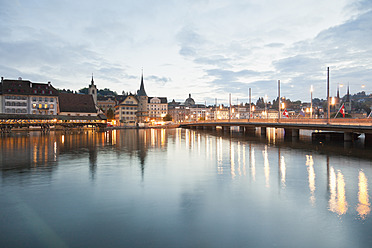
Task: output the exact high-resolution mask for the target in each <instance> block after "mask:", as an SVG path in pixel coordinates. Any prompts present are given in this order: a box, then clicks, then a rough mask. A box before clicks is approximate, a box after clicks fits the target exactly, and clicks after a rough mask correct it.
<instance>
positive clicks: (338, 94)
mask: <svg viewBox="0 0 372 248" xmlns="http://www.w3.org/2000/svg"><path fill="white" fill-rule="evenodd" d="M337 99H340V86H339V85H337Z"/></svg>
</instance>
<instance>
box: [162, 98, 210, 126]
mask: <svg viewBox="0 0 372 248" xmlns="http://www.w3.org/2000/svg"><path fill="white" fill-rule="evenodd" d="M168 112H169V114H170V115H171V116H172V118H173V120H174V121H175V122H185V121H197V120H208V119H212V118H213V117H212V116H214V113H213V110H211V108H207V107H206V105H205V104H196V103H195V100H194V99H193V98H192V97H191V94H189V97H188V98H186V100H185V102H184V103H181V102H176V101H175V100H174V99H173V101H172V102H170V103H168Z"/></svg>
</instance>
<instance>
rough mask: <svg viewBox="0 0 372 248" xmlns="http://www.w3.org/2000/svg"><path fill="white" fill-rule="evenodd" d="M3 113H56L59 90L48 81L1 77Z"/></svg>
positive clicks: (0, 106) (1, 109) (0, 108)
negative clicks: (38, 81) (40, 81)
mask: <svg viewBox="0 0 372 248" xmlns="http://www.w3.org/2000/svg"><path fill="white" fill-rule="evenodd" d="M0 89H1V90H0V92H1V93H0V94H1V99H0V100H1V104H0V111H1V113H6V114H38V115H56V114H57V110H58V95H59V93H58V91H57V90H56V89H55V88H54V87H53V86H52V85H51V83H50V82H48V83H33V82H31V81H29V80H22V78H18V80H12V79H4V78H3V77H2V78H1V84H0Z"/></svg>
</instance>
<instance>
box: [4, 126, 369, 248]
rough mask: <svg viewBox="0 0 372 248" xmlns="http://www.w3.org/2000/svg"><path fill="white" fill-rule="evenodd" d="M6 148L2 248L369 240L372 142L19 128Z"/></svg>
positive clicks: (346, 244) (350, 242)
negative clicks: (346, 145) (349, 143)
mask: <svg viewBox="0 0 372 248" xmlns="http://www.w3.org/2000/svg"><path fill="white" fill-rule="evenodd" d="M0 145H1V153H0V155H1V157H0V173H1V174H0V175H1V177H0V185H1V191H0V212H1V213H2V216H3V217H1V219H0V220H1V222H0V246H4V245H5V246H18V247H22V246H24V247H32V246H34V247H36V246H37V247H40V246H48V244H50V242H51V241H50V240H49V239H48V236H50V237H54V238H53V239H54V241H55V242H56V243H58V244H61V246H63V245H65V246H70V247H79V246H95V247H102V246H123V245H124V246H130V247H164V246H173V247H195V246H209V247H229V246H230V247H238V246H240V247H247V246H255V247H258V246H261V247H262V246H263V247H265V246H266V247H267V246H270V247H271V246H279V247H282V246H287V247H288V246H301V247H314V246H323V247H350V246H353V245H355V246H358V245H361V246H367V247H368V246H370V245H372V240H371V237H370V229H371V228H372V221H371V216H370V212H371V206H370V197H371V196H370V190H369V189H370V188H369V187H370V185H369V184H368V183H369V181H370V179H371V177H372V164H371V160H370V159H369V157H368V156H369V154H370V153H371V150H370V149H369V148H366V149H364V150H363V149H360V148H357V149H355V150H357V151H355V153H356V155H355V157H347V156H343V155H340V154H343V153H345V151H346V150H344V149H345V148H344V147H337V146H336V145H326V144H319V143H316V144H314V143H311V142H310V143H307V142H305V141H299V140H292V141H284V139H283V136H282V134H281V133H278V132H277V131H275V129H272V130H271V129H268V139H264V138H262V137H256V136H254V137H249V136H244V135H242V134H240V133H238V134H236V133H233V134H230V133H224V132H221V131H216V132H204V131H193V130H182V129H170V130H165V129H149V130H113V131H108V132H100V133H96V132H92V131H85V132H66V133H58V132H56V133H54V132H52V133H50V134H41V133H28V134H27V133H19V134H17V133H16V134H12V135H3V136H2V137H1V139H0ZM347 153H348V155H351V156H353V155H354V150H353V149H352V148H348V150H347ZM364 154H365V156H366V157H365V158H364ZM20 211H21V212H20ZM9 221H10V222H9ZM6 223H10V224H6ZM37 228H40V230H39V231H32V229H37ZM43 230H44V231H43ZM82 230H84V232H83V233H82ZM309 230H311V235H310V234H309ZM26 233H27V235H26ZM76 233H79V235H76ZM106 236H110V237H111V238H110V239H107V238H105V237H106ZM52 243H53V242H52ZM22 244H27V245H22ZM356 244H357V245H356Z"/></svg>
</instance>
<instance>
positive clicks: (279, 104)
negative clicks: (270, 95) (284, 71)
mask: <svg viewBox="0 0 372 248" xmlns="http://www.w3.org/2000/svg"><path fill="white" fill-rule="evenodd" d="M278 119H279V120H280V80H278Z"/></svg>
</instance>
